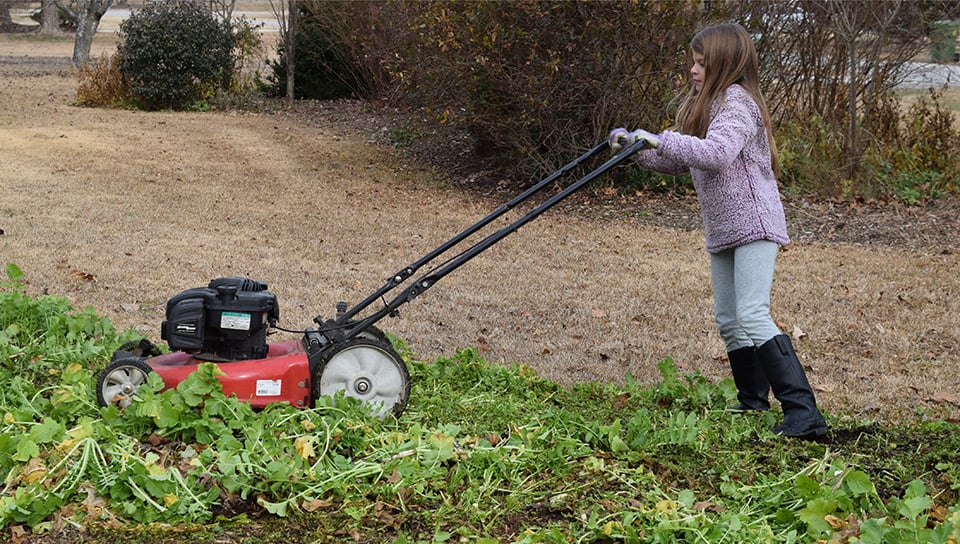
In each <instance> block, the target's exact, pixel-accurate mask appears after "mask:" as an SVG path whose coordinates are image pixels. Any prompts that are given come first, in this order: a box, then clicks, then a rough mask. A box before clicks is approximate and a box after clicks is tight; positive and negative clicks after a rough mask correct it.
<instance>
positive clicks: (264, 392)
mask: <svg viewBox="0 0 960 544" xmlns="http://www.w3.org/2000/svg"><path fill="white" fill-rule="evenodd" d="M280 381H281V380H257V396H258V397H279V396H280Z"/></svg>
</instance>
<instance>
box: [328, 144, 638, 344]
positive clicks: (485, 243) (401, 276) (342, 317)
mask: <svg viewBox="0 0 960 544" xmlns="http://www.w3.org/2000/svg"><path fill="white" fill-rule="evenodd" d="M645 146H646V141H644V140H639V141H637V142H635V143H633V144H631V145H630V146H628V147H625V148H624V149H622V150H621V151H620V152H619V153H617V154H616V155H614V156H613V157H612V158H610V159H609V160H607V161H606V162H604V163H603V164H601V165H600V166H599V167H597V168H596V169H594V170H592V171H591V172H589V173H587V174H586V175H584V176H583V177H582V178H580V179H579V180H577V181H576V182H574V183H572V184H570V185H569V186H567V187H566V188H565V189H563V190H562V191H560V192H559V193H557V194H555V195H553V196H552V197H550V198H548V199H547V200H545V201H544V202H542V203H540V204H539V205H538V206H536V207H534V208H533V209H531V210H530V211H528V212H527V213H526V214H525V215H523V216H522V217H520V218H519V219H517V220H516V221H514V222H513V223H510V224H509V225H507V226H505V227H503V228H501V229H500V230H497V231H496V232H493V233H491V234H490V235H488V236H486V237H485V238H483V239H482V240H480V241H478V242H476V243H475V244H474V245H472V246H470V247H469V248H467V249H466V250H464V251H462V252H461V253H459V254H457V255H456V256H454V257H453V258H451V259H449V260H448V261H447V262H446V263H444V264H442V265H441V266H439V267H437V268H436V269H434V270H433V271H432V272H429V273H427V274H425V275H423V276H421V277H420V278H419V279H417V280H416V281H415V282H413V284H411V285H409V286H408V287H407V288H406V289H404V290H403V291H402V292H401V293H400V294H399V295H397V296H396V297H395V298H394V299H393V300H391V301H390V302H389V303H387V304H386V305H385V306H384V307H383V308H381V309H380V310H378V311H376V312H374V313H372V314H370V315H369V316H368V317H366V318H364V319H362V320H359V321H355V322H351V320H352V318H353V317H354V316H356V315H357V314H359V313H360V312H362V311H363V310H364V309H365V308H367V307H368V306H370V305H371V304H372V303H373V302H374V301H376V300H377V299H380V298H382V297H383V296H384V295H385V294H386V293H388V292H389V291H391V290H393V289H394V288H396V287H397V286H399V285H400V284H401V283H403V282H405V281H406V280H407V279H409V278H410V277H411V276H413V275H414V274H416V272H417V270H419V269H420V268H421V267H423V266H425V265H426V264H428V263H430V262H431V261H433V260H434V259H436V258H437V257H439V256H440V255H442V254H443V253H445V252H446V251H448V250H449V249H450V248H452V247H454V246H456V245H458V244H459V243H460V242H462V241H463V240H464V239H466V238H467V237H469V236H471V235H472V234H474V233H476V232H477V231H478V230H480V229H481V228H483V227H485V226H486V225H488V224H490V223H491V222H493V221H494V220H496V219H497V218H499V217H500V216H502V215H503V214H505V213H507V212H508V211H510V210H512V209H513V208H515V207H516V206H518V205H519V204H521V203H522V202H524V201H525V200H527V199H529V198H530V197H531V196H533V195H534V194H536V193H538V192H540V191H541V190H542V189H543V188H544V187H546V186H547V185H550V184H551V183H553V182H554V181H556V180H557V179H558V178H560V177H561V176H563V175H565V174H567V173H569V172H570V171H572V170H573V169H574V168H576V167H578V166H580V165H581V164H583V163H584V162H586V161H588V160H589V159H592V158H593V157H595V156H597V155H598V154H600V153H602V152H604V151H606V150H608V149H609V148H610V144H609V143H608V142H603V143H601V144H599V145H597V146H596V147H594V148H593V149H590V150H589V151H587V152H586V153H584V154H583V155H580V156H579V157H577V158H576V159H574V160H573V161H571V162H570V163H568V164H566V165H564V166H563V167H562V168H560V169H559V170H557V171H556V172H554V173H553V174H551V175H549V176H547V177H546V178H544V179H543V180H541V181H540V182H539V183H537V184H536V185H534V186H532V187H530V188H529V189H527V190H526V191H524V192H523V193H521V194H519V195H517V196H516V197H514V198H513V199H511V200H510V201H509V202H506V203H505V204H503V205H502V206H500V208H498V209H496V210H495V211H493V212H491V213H490V214H489V215H487V216H486V217H484V218H483V219H481V220H480V221H478V222H477V223H475V224H473V225H471V226H469V227H467V228H466V229H465V230H463V231H462V232H460V233H459V234H457V235H456V236H454V237H453V238H451V239H450V240H448V241H447V242H445V243H443V244H442V245H440V246H439V247H437V248H436V249H434V250H433V251H431V252H430V253H428V254H427V255H425V256H423V257H421V258H420V259H418V260H417V261H415V262H413V263H411V264H410V265H408V266H406V267H404V268H403V269H402V270H400V271H399V272H397V273H396V274H394V275H393V276H391V277H390V278H389V279H388V280H387V282H386V283H385V284H384V285H383V287H381V288H380V289H378V290H377V291H376V292H374V293H373V294H371V295H370V296H368V297H367V298H366V299H364V300H363V301H362V302H360V303H359V304H357V305H356V306H354V307H353V308H350V309H349V310H347V311H345V312H343V313H342V314H339V315H338V316H337V318H336V319H335V320H330V321H323V320H322V318H321V317H320V316H317V317H315V318H314V322H316V323H317V324H318V325H320V330H319V331H317V332H319V333H321V334H322V335H323V336H325V337H326V338H327V340H330V341H331V342H333V341H334V339H335V338H336V339H340V337H341V334H340V331H343V330H344V329H346V331H345V332H343V333H342V338H343V339H347V338H352V337H354V336H356V335H357V334H359V333H360V332H362V331H363V330H365V329H367V328H368V327H370V326H371V325H373V324H375V323H376V322H378V321H380V320H381V319H383V318H384V317H386V316H388V315H396V311H397V309H398V308H399V307H400V306H402V305H404V304H406V303H407V302H410V301H411V300H413V299H414V298H416V297H418V296H420V295H421V294H423V292H424V291H426V290H427V289H429V288H430V287H432V286H433V285H434V284H435V283H437V282H438V281H439V280H440V279H442V278H443V277H444V276H446V275H447V274H449V273H451V272H453V271H454V270H456V269H457V268H460V267H461V266H463V265H464V264H466V263H467V262H468V261H470V260H471V259H473V258H474V257H476V256H477V255H479V254H480V253H482V252H483V251H485V250H487V249H488V248H490V247H491V246H493V245H494V244H496V243H497V242H499V241H500V240H502V239H504V238H506V237H507V236H509V235H510V234H512V233H514V232H516V231H517V230H519V229H520V227H522V226H523V225H526V224H527V223H529V222H530V221H533V220H534V219H536V218H537V217H539V216H540V215H542V214H543V213H545V212H546V211H547V210H549V209H550V208H552V207H553V206H555V205H556V204H557V203H558V202H560V201H561V200H564V199H565V198H567V197H568V196H570V195H571V194H573V193H575V192H576V191H578V190H580V189H581V188H583V187H584V186H585V185H587V184H589V183H590V182H592V181H593V180H595V179H597V178H598V177H600V176H601V175H603V174H605V173H607V172H608V171H610V170H611V169H613V168H614V167H616V166H618V165H619V164H621V163H622V162H624V161H625V160H626V159H628V158H629V157H630V156H632V155H633V154H634V153H636V152H637V151H640V150H641V149H643V148H644V147H645Z"/></svg>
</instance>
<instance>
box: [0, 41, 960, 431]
mask: <svg viewBox="0 0 960 544" xmlns="http://www.w3.org/2000/svg"><path fill="white" fill-rule="evenodd" d="M112 47H113V42H112V37H110V36H105V37H103V38H101V37H100V36H98V39H97V42H95V49H94V54H95V55H96V54H99V53H101V52H109V51H111V49H112ZM71 51H72V40H71V39H70V38H62V39H61V38H56V39H38V38H36V37H33V36H6V35H5V36H0V126H2V127H3V128H2V130H0V261H2V263H16V264H17V265H19V266H20V267H21V268H22V269H23V271H24V272H25V274H26V279H27V288H28V290H29V291H30V292H31V293H35V294H39V293H50V294H55V295H60V296H66V297H68V298H69V299H70V300H71V301H72V302H73V304H74V306H75V307H76V308H81V307H85V306H92V307H93V308H95V309H96V310H97V312H98V313H99V314H101V315H104V316H106V317H108V318H109V319H110V320H111V321H112V322H113V323H114V324H115V325H116V326H117V328H119V329H123V330H126V329H134V330H137V331H139V332H141V333H142V334H143V335H145V336H147V337H149V338H151V339H153V340H154V341H159V327H160V322H161V321H162V320H163V318H164V315H163V314H164V305H165V302H166V300H167V298H169V297H170V296H172V295H174V294H176V293H178V292H180V291H181V290H184V289H187V288H191V287H197V286H203V285H206V284H207V283H208V282H209V280H211V279H212V278H216V277H220V276H232V275H242V276H249V277H253V278H256V279H260V280H263V281H266V282H267V283H269V285H270V290H271V291H272V292H274V293H276V294H277V296H278V298H279V300H280V305H281V325H283V326H284V327H286V328H291V329H298V328H303V327H306V326H310V325H311V324H312V319H313V317H314V316H317V315H318V314H319V315H323V316H325V317H331V316H332V314H333V313H334V307H335V304H336V302H337V301H341V300H343V301H347V302H351V303H356V302H358V301H360V300H361V299H363V298H364V297H366V296H367V295H368V294H370V293H372V292H373V291H374V290H375V289H377V288H378V287H380V286H381V285H383V283H384V281H385V280H386V278H388V277H389V276H391V275H392V274H393V273H394V272H397V271H398V270H400V269H401V268H402V267H403V266H405V265H407V264H410V263H412V262H414V261H416V260H417V259H418V258H419V257H421V256H422V255H424V254H426V253H427V252H428V251H430V250H432V249H433V248H434V247H436V246H438V245H439V244H440V243H442V242H444V241H445V240H447V239H448V238H450V237H451V236H453V235H454V234H456V233H457V232H459V231H460V230H462V229H463V228H465V227H467V226H469V225H471V224H472V223H474V222H475V221H477V220H479V219H480V218H482V217H484V216H485V215H486V214H487V213H488V212H490V211H491V210H493V209H494V208H496V207H497V206H498V205H499V204H500V203H501V202H503V201H505V200H507V199H508V198H509V197H511V196H513V193H511V190H512V187H513V186H514V185H515V184H513V183H511V182H510V181H509V180H500V179H496V178H491V176H490V174H489V171H488V170H487V169H486V168H485V165H483V164H482V162H478V161H476V160H475V158H474V157H472V155H471V153H470V145H469V142H468V141H466V140H464V139H463V137H462V136H460V135H456V134H450V133H442V132H437V131H435V130H433V129H427V130H424V131H422V132H418V136H417V138H416V139H415V141H414V142H412V143H411V144H410V145H409V146H407V147H405V148H403V149H397V148H395V147H393V146H392V145H390V137H389V135H390V133H391V130H396V129H399V128H402V127H406V126H408V125H407V124H403V125H398V123H409V122H410V121H409V118H408V117H407V116H401V115H400V114H399V113H398V112H394V111H390V110H388V109H385V108H383V107H380V106H377V105H374V104H365V103H357V102H344V103H314V104H300V105H297V106H296V107H294V108H290V109H284V108H272V109H271V110H270V111H266V112H263V113H242V112H232V111H231V112H224V111H215V112H205V113H198V112H180V113H174V112H155V113H151V112H136V111H125V110H104V109H91V108H81V107H77V106H74V105H73V102H74V99H75V88H76V74H75V73H74V71H73V70H72V69H71V67H70V63H69V58H70V54H71ZM558 166H559V165H558ZM785 204H786V207H787V210H788V215H789V222H790V228H791V234H792V236H793V238H794V242H795V243H794V244H793V245H792V246H791V248H790V250H789V251H785V252H783V253H782V254H781V259H780V261H779V263H778V271H777V277H776V281H775V286H774V292H773V313H774V317H775V318H776V319H777V321H778V322H779V323H780V325H781V327H782V329H783V330H784V331H785V332H786V333H788V334H791V335H793V337H794V339H795V345H796V347H797V349H798V352H799V354H800V357H801V360H802V361H803V363H804V365H805V366H806V367H807V370H808V376H809V379H810V382H811V383H812V384H813V386H814V389H815V390H816V392H817V395H818V401H819V402H820V404H821V406H822V407H823V408H824V409H825V410H826V411H827V412H828V413H830V414H832V415H837V416H843V415H845V414H849V415H852V416H856V417H858V418H867V419H878V420H882V421H894V420H915V419H918V418H921V417H934V418H953V419H956V418H958V417H960V393H958V391H960V355H958V353H960V326H958V322H957V316H958V315H960V277H958V262H957V261H958V258H960V257H958V251H957V250H958V243H957V240H956V236H957V232H958V227H960V225H958V213H957V212H958V211H960V206H958V204H957V201H956V200H953V199H951V200H944V201H940V202H936V203H932V204H931V205H929V206H924V207H913V208H907V207H897V206H879V205H867V204H863V203H854V204H847V203H830V202H815V201H809V200H804V199H800V198H796V197H790V198H788V199H786V200H785ZM522 211H523V210H518V211H515V212H511V214H510V215H511V216H513V217H516V216H517V214H518V213H522ZM699 221H700V219H699V211H698V210H697V206H696V201H695V199H692V198H689V197H679V196H670V197H666V196H652V195H645V194H636V195H626V196H624V195H619V194H617V191H616V190H613V189H607V190H605V188H604V187H602V186H601V187H599V188H596V189H595V191H594V192H593V193H590V194H584V195H578V196H577V197H575V198H573V199H572V200H571V202H569V203H565V204H564V206H563V209H560V210H556V211H551V212H550V213H548V214H546V215H545V216H543V217H541V218H540V219H538V220H536V221H534V222H532V223H530V224H529V225H527V226H525V227H523V228H522V229H520V230H519V231H518V232H517V233H516V234H514V235H512V236H510V237H508V238H507V239H505V240H504V241H503V242H501V243H499V244H497V245H496V246H494V247H493V248H491V249H490V250H489V251H487V252H485V253H483V254H481V255H480V256H478V257H477V258H476V259H474V260H473V261H471V262H470V263H468V264H467V265H465V266H464V267H463V268H462V269H460V270H458V271H456V272H455V273H453V274H451V275H450V276H448V277H446V278H444V279H443V281H442V282H440V283H439V284H438V285H437V286H436V287H434V288H433V289H431V290H429V291H428V292H427V293H425V294H424V295H422V296H421V297H419V298H417V299H415V300H414V301H413V302H411V303H410V304H408V305H406V306H405V307H403V308H402V309H401V315H400V316H399V317H398V318H395V319H385V320H384V321H382V322H381V323H380V326H381V327H382V328H384V329H385V330H387V331H388V332H390V333H392V334H394V335H396V336H397V337H399V338H401V339H403V340H405V341H406V342H407V343H408V345H409V346H410V348H411V349H412V351H413V353H414V355H415V356H416V357H417V358H420V359H423V360H427V361H430V360H433V359H434V358H436V357H438V356H444V355H451V354H452V353H454V352H455V350H457V349H458V348H462V347H470V346H472V347H477V348H478V349H479V350H480V351H481V352H482V353H483V354H484V355H485V357H487V359H488V360H490V361H497V362H503V363H505V364H510V363H513V362H520V363H523V364H525V365H528V366H530V367H532V368H533V369H534V370H535V371H536V372H538V373H539V374H540V375H541V376H543V377H544V378H546V379H550V380H554V381H556V382H558V383H560V384H563V385H570V384H574V383H576V382H583V381H592V380H599V381H603V382H612V383H619V382H621V381H622V380H623V379H624V378H625V376H627V375H628V374H629V375H632V376H634V377H636V378H638V379H640V380H641V381H645V382H653V381H655V380H657V379H658V377H659V376H658V374H657V369H656V363H657V362H658V361H660V360H661V359H663V358H665V357H672V358H673V359H674V360H675V361H676V362H677V363H678V365H680V367H681V368H683V369H684V370H685V371H688V372H700V373H702V374H703V375H705V376H707V377H708V378H710V379H712V380H720V379H723V378H726V377H728V375H729V371H728V368H727V362H726V359H725V353H724V348H723V343H722V342H721V341H720V339H719V338H718V336H717V333H716V330H715V327H714V325H713V320H712V312H711V294H710V292H711V291H710V282H709V272H708V258H707V255H706V253H705V252H704V250H703V237H702V233H701V232H700V230H699ZM285 334H286V333H279V335H278V338H279V337H282V336H283V335H285ZM411 402H412V403H415V402H416V399H415V398H414V399H411Z"/></svg>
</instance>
